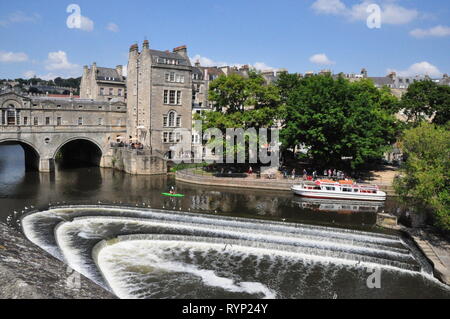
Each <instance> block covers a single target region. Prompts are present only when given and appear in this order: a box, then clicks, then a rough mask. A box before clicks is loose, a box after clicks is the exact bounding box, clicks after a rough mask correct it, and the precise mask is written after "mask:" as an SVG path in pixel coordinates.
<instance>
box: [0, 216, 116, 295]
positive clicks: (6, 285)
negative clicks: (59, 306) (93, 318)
mask: <svg viewBox="0 0 450 319" xmlns="http://www.w3.org/2000/svg"><path fill="white" fill-rule="evenodd" d="M74 278H79V281H78V279H77V280H73V279H74ZM74 283H77V284H76V285H75V284H74ZM113 298H116V297H115V296H114V295H112V294H111V293H109V292H108V291H106V290H104V289H103V288H101V287H99V286H97V285H96V284H94V283H93V282H91V281H90V280H88V279H86V278H85V277H83V276H82V275H80V274H78V273H76V272H74V271H73V270H71V269H70V268H68V267H67V266H66V265H65V264H64V263H62V262H60V261H59V260H57V259H55V258H53V257H51V256H50V255H48V254H47V253H46V252H44V251H43V250H41V249H40V248H38V247H37V246H34V245H33V244H32V243H30V242H29V241H28V240H26V239H25V238H24V237H23V235H22V234H21V233H19V232H17V231H15V230H13V229H10V228H9V227H8V226H6V225H4V224H1V223H0V299H113Z"/></svg>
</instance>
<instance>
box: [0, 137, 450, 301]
mask: <svg viewBox="0 0 450 319" xmlns="http://www.w3.org/2000/svg"><path fill="white" fill-rule="evenodd" d="M23 163H24V158H23V151H22V150H21V148H20V147H18V146H9V145H8V146H0V221H3V222H9V224H11V223H15V221H16V220H19V221H20V220H21V221H22V226H23V230H24V232H25V235H26V236H27V237H28V238H29V239H30V240H31V241H33V242H34V243H35V244H37V245H39V246H40V247H42V248H43V249H45V250H47V251H48V252H49V253H51V254H53V255H54V256H55V257H57V258H60V259H63V260H65V261H67V262H68V263H69V265H70V266H71V267H72V268H74V269H76V270H78V271H79V272H81V273H82V274H84V275H86V276H87V277H88V278H90V279H91V280H93V281H94V282H96V283H98V284H99V285H101V286H103V287H105V288H106V289H108V290H110V291H112V292H113V293H115V294H116V295H118V296H119V297H123V298H391V297H399V298H429V297H436V298H450V291H449V290H448V289H447V288H446V287H445V286H443V285H441V284H440V283H439V282H437V281H436V280H435V279H434V278H433V277H432V276H431V274H430V268H429V265H428V264H427V263H426V261H425V260H423V257H422V256H421V255H420V254H419V253H418V252H417V251H416V250H415V248H414V246H413V245H412V244H411V243H410V242H409V241H408V240H407V239H405V238H403V237H401V236H400V235H398V234H396V233H392V232H388V231H384V230H381V229H379V228H377V227H376V225H375V223H376V213H377V212H382V211H387V212H396V211H397V210H398V208H399V206H400V205H399V204H398V203H397V201H396V200H395V199H394V198H390V199H388V201H387V202H386V203H385V205H375V204H370V203H364V202H355V203H342V202H326V201H322V202H321V201H312V202H311V201H305V200H301V199H299V198H297V197H294V196H293V195H292V194H290V193H289V192H271V191H262V190H242V189H239V190H238V189H230V188H215V187H202V186H198V185H190V184H185V183H177V182H176V181H175V180H174V178H173V177H170V176H130V175H127V174H124V173H122V172H119V171H114V170H111V169H101V168H97V167H88V168H62V167H59V168H58V169H57V170H56V171H55V172H54V173H51V174H47V173H39V172H33V171H26V170H25V167H24V164H23ZM171 186H175V187H176V189H177V191H178V192H179V193H182V194H185V197H183V198H171V197H164V196H162V195H161V193H163V192H166V191H167V190H168V189H170V187H171ZM49 204H51V205H52V206H56V208H50V209H49ZM61 205H64V207H62V208H58V206H61ZM32 207H34V208H38V210H39V211H38V212H33V213H27V211H28V210H30V209H31V208H32ZM21 216H24V218H22V219H21ZM377 269H378V270H379V273H377ZM372 271H373V272H374V276H375V275H377V276H376V277H371V278H372V279H373V278H375V279H374V280H375V281H374V282H375V286H377V287H369V286H370V285H368V282H369V277H370V276H371V274H372ZM378 283H379V284H380V287H378Z"/></svg>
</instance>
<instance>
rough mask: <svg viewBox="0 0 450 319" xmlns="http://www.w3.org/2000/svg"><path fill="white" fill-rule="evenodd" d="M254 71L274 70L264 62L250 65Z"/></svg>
mask: <svg viewBox="0 0 450 319" xmlns="http://www.w3.org/2000/svg"><path fill="white" fill-rule="evenodd" d="M252 66H253V67H254V68H255V69H256V70H259V71H274V70H276V69H275V68H273V67H271V66H269V65H267V64H266V63H264V62H256V63H255V64H253V65H252Z"/></svg>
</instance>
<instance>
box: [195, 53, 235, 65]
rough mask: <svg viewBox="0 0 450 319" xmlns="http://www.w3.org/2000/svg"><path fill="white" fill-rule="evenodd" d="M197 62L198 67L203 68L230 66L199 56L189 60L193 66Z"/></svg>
mask: <svg viewBox="0 0 450 319" xmlns="http://www.w3.org/2000/svg"><path fill="white" fill-rule="evenodd" d="M197 62H200V65H201V66H205V67H211V66H226V65H230V64H228V63H227V62H217V61H214V60H212V59H210V58H207V57H204V56H201V55H200V54H197V55H195V56H194V57H193V58H191V63H192V64H195V63H197Z"/></svg>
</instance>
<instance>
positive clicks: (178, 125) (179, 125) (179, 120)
mask: <svg viewBox="0 0 450 319" xmlns="http://www.w3.org/2000/svg"><path fill="white" fill-rule="evenodd" d="M177 127H181V116H177Z"/></svg>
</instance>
